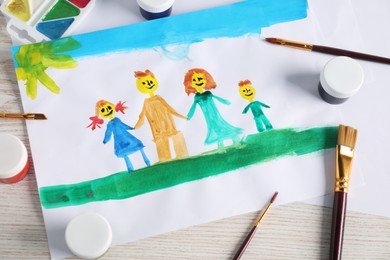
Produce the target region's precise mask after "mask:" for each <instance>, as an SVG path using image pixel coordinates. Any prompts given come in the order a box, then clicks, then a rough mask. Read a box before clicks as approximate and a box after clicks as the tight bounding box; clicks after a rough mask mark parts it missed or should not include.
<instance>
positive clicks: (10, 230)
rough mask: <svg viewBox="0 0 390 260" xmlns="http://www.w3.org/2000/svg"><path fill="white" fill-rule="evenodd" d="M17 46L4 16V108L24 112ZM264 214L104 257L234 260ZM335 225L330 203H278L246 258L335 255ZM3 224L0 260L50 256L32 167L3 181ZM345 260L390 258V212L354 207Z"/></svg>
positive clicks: (13, 128)
mask: <svg viewBox="0 0 390 260" xmlns="http://www.w3.org/2000/svg"><path fill="white" fill-rule="evenodd" d="M387 30H388V29H387ZM11 45H12V44H11V40H10V37H9V35H8V34H7V32H6V30H5V20H4V17H0V111H7V112H21V111H22V105H21V99H20V93H19V89H18V87H17V81H16V78H15V72H14V69H13V62H12V59H11V52H10V47H11ZM0 132H2V133H12V134H14V135H16V136H18V137H19V138H21V140H22V141H23V142H24V143H25V144H26V146H27V148H28V150H29V153H30V149H29V141H28V136H27V131H26V126H25V122H23V121H19V120H11V119H1V120H0ZM0 149H1V148H0ZM30 158H31V153H30ZM30 160H31V159H30ZM257 215H258V212H254V213H250V214H245V215H240V216H236V217H232V218H228V219H223V220H219V221H216V222H211V223H207V224H203V225H198V226H194V227H190V228H186V229H182V230H178V231H175V232H171V233H167V234H162V235H158V236H155V237H151V238H148V239H144V240H141V241H137V242H133V243H128V244H125V245H121V246H115V247H112V248H110V250H109V251H108V252H107V253H106V254H105V255H104V256H103V257H102V258H101V259H231V258H232V256H233V255H234V253H235V250H236V249H237V248H238V247H239V245H240V243H241V242H242V241H243V239H244V238H245V236H246V234H247V232H248V231H249V229H250V228H251V226H252V225H253V222H254V221H255V219H256V217H257ZM330 225H331V209H330V208H326V207H321V206H315V205H309V204H305V203H292V204H287V205H283V206H276V207H273V208H271V210H270V211H269V214H268V215H267V217H266V218H265V220H264V222H263V223H262V225H261V227H260V229H259V230H258V232H257V234H256V236H255V237H254V239H253V240H252V242H251V244H250V245H249V247H248V248H247V251H246V252H245V254H244V256H243V257H242V259H288V260H291V259H328V255H329V240H330ZM0 226H1V228H0V234H1V235H0V259H50V254H49V248H48V242H47V237H46V232H45V227H44V222H43V217H42V212H41V206H40V202H39V197H38V191H37V184H36V179H35V175H34V167H33V166H32V168H31V170H30V172H29V174H28V176H27V177H26V178H25V179H24V180H23V181H21V182H19V183H17V184H13V185H7V184H1V183H0ZM343 259H390V218H385V217H379V216H373V215H367V214H362V213H357V212H352V211H348V212H347V217H346V227H345V236H344V248H343Z"/></svg>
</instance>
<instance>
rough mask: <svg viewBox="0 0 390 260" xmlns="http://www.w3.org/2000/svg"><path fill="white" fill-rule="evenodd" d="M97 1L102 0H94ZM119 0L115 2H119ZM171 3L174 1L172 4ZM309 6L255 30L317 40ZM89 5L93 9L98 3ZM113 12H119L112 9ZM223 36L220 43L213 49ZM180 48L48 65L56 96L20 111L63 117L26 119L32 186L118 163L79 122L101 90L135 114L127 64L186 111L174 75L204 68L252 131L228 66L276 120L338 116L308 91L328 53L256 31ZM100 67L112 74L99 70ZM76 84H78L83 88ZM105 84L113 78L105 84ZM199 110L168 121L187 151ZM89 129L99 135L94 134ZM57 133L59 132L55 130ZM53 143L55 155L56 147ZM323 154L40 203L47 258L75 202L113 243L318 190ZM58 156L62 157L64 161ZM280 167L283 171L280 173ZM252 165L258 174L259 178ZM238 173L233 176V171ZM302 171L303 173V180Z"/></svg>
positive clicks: (327, 161) (325, 178)
mask: <svg viewBox="0 0 390 260" xmlns="http://www.w3.org/2000/svg"><path fill="white" fill-rule="evenodd" d="M98 3H100V4H102V5H106V3H103V2H98ZM118 3H124V2H123V1H122V2H119V1H118ZM179 3H180V2H178V5H177V6H176V7H177V8H179V6H180V5H179ZM107 5H108V4H107ZM183 6H184V5H183ZM204 6H205V7H206V6H207V5H206V4H205V5H204ZM202 7H203V6H202ZM207 7H208V6H207ZM310 7H311V9H310V10H309V17H308V18H307V19H304V20H301V21H296V22H290V23H284V24H279V25H275V26H272V27H270V28H266V29H264V30H263V31H262V35H261V37H262V38H263V37H266V36H267V35H269V36H277V37H285V38H291V39H292V40H298V39H299V40H302V41H303V40H307V41H308V42H322V41H323V35H321V32H322V31H321V30H320V29H319V27H318V24H317V21H319V20H320V19H319V18H318V17H317V16H316V15H315V14H317V12H315V8H314V7H313V6H310ZM120 9H123V7H122V8H120ZM96 10H99V9H98V6H97V8H96ZM107 10H108V9H105V11H107ZM125 10H126V9H125ZM183 10H186V9H183ZM133 11H134V10H133ZM344 11H345V10H344V9H343V8H340V10H337V12H339V13H340V16H342V15H341V14H344V13H343V12H344ZM96 12H98V11H96ZM122 13H123V11H122ZM348 14H349V13H348ZM116 17H123V16H120V15H116ZM119 20H120V19H119ZM123 21H124V20H123ZM134 21H135V20H134ZM118 23H120V22H118ZM116 25H120V24H116ZM345 33H347V30H346V31H345ZM353 35H355V34H353ZM290 36H291V37H290ZM222 43H223V46H224V48H220V46H221V45H222ZM247 50H251V51H250V52H248V51H247ZM200 54H201V55H200ZM189 56H190V57H191V60H182V61H176V62H173V61H172V60H169V59H167V58H165V57H164V56H162V55H161V54H160V53H158V52H156V51H152V50H151V51H146V52H143V53H142V59H139V55H138V54H137V53H136V52H132V53H122V54H115V55H109V56H103V57H94V58H88V59H83V60H80V61H79V65H78V67H77V68H76V69H71V70H67V71H62V72H60V73H59V72H57V71H55V70H53V71H50V75H56V76H58V77H56V80H57V83H58V84H59V85H60V86H61V89H62V90H61V94H60V95H59V96H58V98H56V97H55V96H53V95H52V94H51V93H49V92H48V91H46V90H44V89H42V88H41V89H40V90H39V95H38V99H37V100H36V101H33V102H32V101H31V100H29V99H27V98H26V97H25V96H24V97H23V103H24V109H25V110H26V111H28V110H31V111H32V110H33V111H45V113H46V114H47V116H48V117H49V118H54V119H59V118H60V119H61V121H62V124H59V123H58V122H59V121H58V120H55V121H54V120H53V121H51V120H48V121H47V122H45V123H44V124H45V126H44V127H45V135H42V122H39V123H38V122H29V124H28V130H29V135H30V138H31V147H32V149H33V155H34V162H35V169H36V172H37V179H38V185H39V186H40V187H41V186H47V185H54V184H60V183H61V184H62V183H72V182H80V181H83V180H88V179H91V178H97V177H102V176H105V175H106V173H107V172H117V171H122V170H123V166H124V163H123V161H122V160H121V159H118V158H116V157H115V156H114V155H113V148H112V147H110V146H109V144H107V145H106V146H103V145H102V144H101V140H102V138H103V133H104V130H101V131H95V132H93V133H91V132H90V131H88V130H89V129H85V127H86V125H87V124H88V123H89V122H88V118H89V116H92V115H93V114H94V104H95V102H96V101H97V100H99V99H102V98H104V99H107V100H110V101H112V102H116V101H119V100H122V101H124V100H126V101H127V102H128V103H127V104H126V105H127V106H129V107H130V109H129V110H128V111H127V112H126V114H125V115H124V116H120V117H121V119H123V121H124V122H126V123H128V124H130V125H132V124H134V123H135V121H136V119H137V117H138V113H139V111H140V108H141V107H142V102H143V98H144V97H143V96H142V95H141V94H140V93H139V92H138V91H137V90H136V88H135V84H134V82H135V80H134V77H133V75H132V74H133V72H134V71H135V70H144V69H150V70H152V71H153V72H154V73H155V75H156V77H157V78H158V79H159V83H160V89H159V91H158V94H160V95H161V96H163V97H164V98H165V99H166V100H167V101H168V103H169V104H171V105H172V106H173V107H174V108H175V109H177V111H179V112H181V113H183V114H185V113H186V112H187V111H188V109H189V106H190V105H191V103H192V97H188V96H187V95H186V94H185V93H184V91H183V87H182V81H183V77H182V75H184V73H185V72H186V70H188V69H190V68H192V67H204V68H207V70H208V71H209V72H211V73H212V75H213V76H214V78H215V79H216V81H217V83H219V85H220V87H218V88H217V89H216V90H215V91H213V93H214V94H216V95H218V96H221V97H224V98H227V99H229V100H230V101H231V102H232V105H231V106H229V107H223V108H221V112H222V110H223V114H229V115H234V116H231V117H229V119H231V123H232V124H235V125H240V126H243V127H244V128H245V129H246V131H248V133H250V132H252V133H254V132H255V128H254V125H253V122H252V121H250V117H247V118H244V117H243V116H242V115H241V111H242V109H243V107H244V106H245V103H244V102H243V100H241V103H240V101H239V100H240V99H239V96H238V93H237V88H236V87H235V86H236V84H237V79H236V75H239V76H240V77H242V79H246V78H248V79H251V80H252V82H253V85H254V86H255V87H256V89H257V91H258V97H259V99H260V100H261V101H263V102H264V103H267V104H269V105H270V106H271V109H269V110H265V113H266V115H267V117H268V118H269V119H270V120H271V122H272V123H273V124H274V127H275V128H284V127H304V126H306V127H309V126H324V125H337V124H338V123H340V121H341V120H342V115H341V112H340V107H337V106H330V105H329V104H327V103H325V102H323V101H322V100H321V99H320V98H319V96H318V94H317V88H316V86H317V83H318V77H319V71H320V70H321V68H322V66H323V65H324V64H325V62H326V61H327V60H329V59H330V58H331V57H329V56H326V55H318V54H315V53H311V54H308V53H306V52H302V51H294V50H291V49H288V48H283V47H280V46H275V45H271V44H268V43H265V42H264V41H263V40H261V39H260V38H256V37H250V38H246V37H243V38H239V39H230V40H229V41H224V40H223V39H219V40H207V41H205V42H203V43H202V44H193V45H192V46H191V49H190V53H189ZM205 57H218V64H223V66H221V65H218V66H216V64H212V63H210V64H209V59H208V58H205ZM243 59H244V60H245V61H247V62H245V66H239V65H240V64H242V60H243ZM134 60H136V61H137V62H134ZM113 64H114V66H113ZM159 64H168V66H159ZM172 68H180V69H177V70H178V72H177V75H178V76H172V75H171V74H172V72H171V71H172ZM107 75H115V76H112V77H107ZM229 85H232V86H231V88H230V89H228V88H227V87H228V86H229ZM75 86H82V88H77V87H75ZM113 86H118V87H117V88H115V89H114V88H113ZM171 91H175V92H177V96H180V99H179V98H177V96H175V97H173V96H172V93H171ZM175 95H176V94H175ZM133 97H136V98H133ZM48 100H55V102H48ZM287 101H288V102H287ZM349 103H352V102H348V104H349ZM86 104H90V105H88V106H89V109H85V108H86V107H87V105H86ZM308 107H309V108H310V111H308V109H307V108H308ZM64 108H66V110H64ZM81 108H82V109H81ZM341 108H342V107H341ZM199 112H200V111H198V114H197V116H195V117H194V118H193V119H192V120H191V121H190V122H182V120H177V121H176V122H177V127H178V129H182V131H183V133H184V135H185V136H193V137H194V138H192V139H191V140H187V144H188V147H189V149H190V154H197V153H198V152H200V151H204V149H205V147H203V146H199V144H200V143H203V140H204V135H205V133H204V132H205V128H203V130H204V132H203V135H202V134H199V133H198V132H199V130H197V129H196V127H198V126H201V125H203V126H204V122H203V118H202V117H201V115H200V114H199ZM69 126H71V127H69ZM204 127H205V126H204ZM80 129H82V131H80ZM200 129H202V128H200ZM80 132H81V133H82V134H80ZM194 132H196V133H197V134H194ZM136 134H137V138H139V139H141V140H142V141H143V142H144V144H145V145H146V149H145V151H146V153H147V154H148V155H150V159H151V160H152V161H154V162H155V161H156V157H153V154H154V153H153V150H154V149H155V148H154V144H153V143H152V142H151V135H150V132H149V131H148V130H147V126H144V130H143V131H137V132H136ZM98 135H100V136H99V137H96V136H98ZM59 136H60V137H62V136H63V137H66V138H59ZM75 144H77V145H75ZM111 145H112V144H111ZM91 148H92V149H91ZM148 149H149V150H148ZM59 150H61V156H58V153H59ZM206 150H207V149H206ZM48 151H50V152H48ZM77 151H79V152H77ZM80 151H83V152H80ZM75 152H77V154H75ZM110 155H111V156H112V157H111V158H112V160H110V162H109V164H108V163H107V162H105V161H102V160H96V158H107V157H109V156H110ZM325 155H326V156H322V154H320V155H318V154H309V155H306V156H300V157H293V158H283V159H278V160H276V161H271V162H268V163H264V164H260V165H256V166H253V167H248V168H246V169H244V170H239V171H234V172H230V173H227V174H222V175H220V176H217V177H213V178H209V179H207V180H201V181H195V182H191V183H186V184H183V185H179V186H175V187H172V188H169V189H165V190H160V191H156V192H152V193H148V194H145V195H141V196H138V197H134V198H131V199H127V200H123V201H106V202H98V203H90V204H85V205H82V206H75V207H65V208H58V209H50V210H47V209H43V213H44V217H45V224H46V228H47V232H48V237H49V243H50V247H51V252H52V257H53V258H55V259H56V258H60V257H64V256H67V255H69V251H68V250H67V248H66V246H65V243H64V237H63V232H64V228H65V226H66V224H67V223H68V221H69V220H70V219H71V218H72V217H74V216H75V215H77V214H79V213H81V212H84V211H96V212H100V213H101V214H103V215H105V216H106V217H107V218H108V220H109V221H110V223H111V224H112V225H113V231H114V244H119V243H124V242H127V241H132V240H136V239H140V238H144V237H147V236H150V235H154V234H159V233H162V232H167V231H171V230H175V229H178V228H182V227H186V226H190V225H195V224H199V223H204V222H207V221H211V220H215V219H219V218H223V217H228V216H232V215H236V214H241V213H245V212H250V211H254V210H258V209H259V207H260V206H261V205H262V203H263V202H265V201H267V200H268V199H269V198H268V197H267V194H273V192H274V191H275V190H279V191H281V193H280V194H279V196H278V200H277V204H283V203H288V202H292V201H296V200H305V199H308V198H310V197H313V196H319V195H324V194H326V193H328V192H330V191H331V190H330V189H331V186H332V185H331V183H332V182H333V180H332V178H333V176H329V172H332V170H330V171H329V169H328V168H329V166H328V165H332V164H333V160H334V158H333V156H334V154H333V152H326V153H325ZM63 158H67V160H69V159H71V160H70V161H66V162H64V159H63ZM47 162H50V163H47ZM133 162H134V164H135V167H136V168H138V167H143V165H142V160H139V158H138V159H134V161H133ZM80 165H84V167H85V168H86V169H87V170H88V171H86V170H85V168H84V170H83V168H80ZM286 169H289V170H290V172H286ZM302 169H305V170H304V171H303V170H302ZM80 172H82V173H83V174H80ZM243 172H245V177H243V176H244V175H243V174H242V173H243ZM259 172H261V173H262V174H261V176H260V177H259ZM99 174H100V175H99ZM53 175H54V176H53ZM238 175H240V178H237V176H238ZM354 177H355V176H354ZM302 179H304V180H306V181H307V182H305V183H302V181H301V180H302ZM353 181H354V182H356V183H357V185H356V186H358V184H359V183H360V184H361V182H362V181H361V179H360V178H359V175H357V176H356V178H354V179H353ZM307 183H310V184H311V185H307ZM156 216H158V219H157V217H156ZM145 223H148V225H145ZM150 224H152V225H150Z"/></svg>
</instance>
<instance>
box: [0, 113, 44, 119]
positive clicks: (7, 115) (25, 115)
mask: <svg viewBox="0 0 390 260" xmlns="http://www.w3.org/2000/svg"><path fill="white" fill-rule="evenodd" d="M0 118H16V119H26V120H46V119H47V117H46V116H45V115H44V114H40V113H4V112H3V113H0Z"/></svg>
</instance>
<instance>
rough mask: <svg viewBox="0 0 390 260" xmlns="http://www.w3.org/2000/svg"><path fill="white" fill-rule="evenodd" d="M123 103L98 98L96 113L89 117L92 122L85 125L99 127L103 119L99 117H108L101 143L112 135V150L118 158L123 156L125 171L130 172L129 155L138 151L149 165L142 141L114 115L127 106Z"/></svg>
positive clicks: (131, 166) (131, 167)
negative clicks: (115, 103)
mask: <svg viewBox="0 0 390 260" xmlns="http://www.w3.org/2000/svg"><path fill="white" fill-rule="evenodd" d="M123 104H124V103H122V102H118V104H117V105H116V106H115V105H114V104H113V103H111V102H108V101H106V100H100V101H98V102H97V103H96V115H95V116H92V117H90V119H91V120H92V123H91V124H90V125H88V126H87V127H90V126H92V130H95V129H96V127H99V128H100V124H103V123H104V120H103V119H101V118H99V116H101V117H102V118H105V119H109V120H110V121H109V122H108V123H107V129H106V133H105V134H104V140H103V143H104V144H106V143H108V142H109V141H110V140H111V136H114V151H115V155H116V156H117V157H118V158H123V159H124V160H125V162H126V166H127V171H128V172H131V171H133V170H134V168H133V165H132V163H131V161H130V158H129V155H130V154H132V153H135V152H137V151H140V152H141V154H142V158H143V159H144V161H145V164H146V165H147V166H149V165H150V161H149V159H148V157H147V156H146V154H145V152H144V149H143V148H144V145H143V143H142V142H141V141H140V140H139V139H137V138H136V137H135V136H133V135H132V134H130V133H129V130H133V129H134V128H133V127H131V126H128V125H126V124H125V123H123V122H122V121H121V120H120V119H119V118H118V117H114V114H115V112H118V111H120V112H122V114H124V110H125V109H126V108H127V107H125V106H123Z"/></svg>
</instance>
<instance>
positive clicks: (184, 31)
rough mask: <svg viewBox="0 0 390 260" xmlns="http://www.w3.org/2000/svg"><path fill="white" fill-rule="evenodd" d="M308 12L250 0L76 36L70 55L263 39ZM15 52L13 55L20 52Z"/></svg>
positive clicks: (293, 0) (276, 1)
mask: <svg viewBox="0 0 390 260" xmlns="http://www.w3.org/2000/svg"><path fill="white" fill-rule="evenodd" d="M307 8H308V5H307V1H306V0H289V1H285V0H273V1H269V0H247V1H243V2H238V3H235V4H230V5H225V6H220V7H216V8H210V9H205V10H200V11H196V12H192V13H187V14H182V15H175V16H169V17H166V18H161V19H157V20H151V21H148V22H145V23H138V24H132V25H128V26H122V27H117V28H112V29H107V30H102V31H98V32H91V33H86V34H81V35H75V36H73V37H74V39H75V40H77V41H78V42H80V44H81V45H82V46H83V48H81V49H79V50H75V51H72V52H71V53H69V55H71V56H72V57H74V58H76V59H77V58H81V57H85V56H95V55H102V54H109V53H116V52H128V51H135V50H145V49H151V48H161V47H164V46H170V45H180V44H184V45H185V44H192V43H196V42H202V41H204V40H206V39H210V38H221V37H228V38H236V37H240V36H243V35H248V34H250V35H260V32H261V28H264V27H269V26H271V25H273V24H277V23H282V22H290V21H294V20H298V19H303V18H306V17H307ZM107 39H115V40H114V41H111V40H110V41H107ZM15 48H17V47H15ZM15 48H14V50H13V51H14V52H15V51H17V50H16V49H15ZM178 51H179V52H180V53H179V54H178V55H174V56H175V58H177V57H178V56H179V57H183V58H186V55H185V54H183V53H182V51H183V48H179V49H178ZM171 55H173V54H172V53H171Z"/></svg>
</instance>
